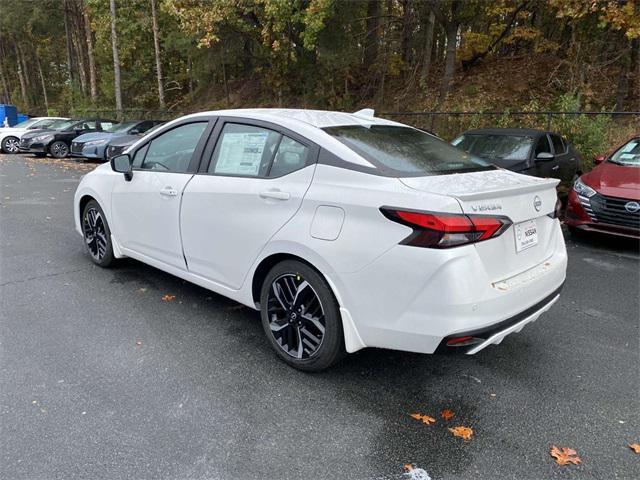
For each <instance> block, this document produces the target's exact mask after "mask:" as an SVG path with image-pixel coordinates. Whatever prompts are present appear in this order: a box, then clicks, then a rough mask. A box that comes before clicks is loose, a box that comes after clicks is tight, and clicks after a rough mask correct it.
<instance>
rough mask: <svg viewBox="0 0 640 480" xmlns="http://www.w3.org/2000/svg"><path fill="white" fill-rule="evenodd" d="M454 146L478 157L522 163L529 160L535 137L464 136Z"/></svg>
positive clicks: (455, 141)
mask: <svg viewBox="0 0 640 480" xmlns="http://www.w3.org/2000/svg"><path fill="white" fill-rule="evenodd" d="M451 144H452V145H455V146H456V147H458V148H460V149H462V150H464V151H465V152H469V153H472V154H473V155H477V156H478V157H482V158H486V159H488V160H491V159H499V160H513V161H514V162H522V161H523V160H526V159H527V158H529V154H530V153H531V147H532V146H533V137H528V136H518V135H499V134H464V135H461V136H459V137H458V138H456V139H455V140H454V141H453V142H451Z"/></svg>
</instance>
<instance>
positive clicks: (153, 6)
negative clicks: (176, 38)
mask: <svg viewBox="0 0 640 480" xmlns="http://www.w3.org/2000/svg"><path fill="white" fill-rule="evenodd" d="M156 10H157V9H156V0H151V26H152V28H153V47H154V49H155V53H156V74H157V77H158V101H159V103H160V108H161V109H162V110H164V109H165V107H166V104H165V101H164V79H163V78H162V61H161V60H160V33H159V29H158V13H157V11H156Z"/></svg>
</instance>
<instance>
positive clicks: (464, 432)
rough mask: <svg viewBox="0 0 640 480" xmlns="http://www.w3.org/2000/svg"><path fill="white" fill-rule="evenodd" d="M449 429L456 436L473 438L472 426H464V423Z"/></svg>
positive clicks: (465, 438) (467, 438) (466, 438)
mask: <svg viewBox="0 0 640 480" xmlns="http://www.w3.org/2000/svg"><path fill="white" fill-rule="evenodd" d="M449 431H450V432H451V433H453V435H454V436H456V437H460V438H462V439H464V440H471V436H472V435H473V430H472V429H471V428H469V427H463V426H462V425H460V426H458V427H454V428H450V429H449Z"/></svg>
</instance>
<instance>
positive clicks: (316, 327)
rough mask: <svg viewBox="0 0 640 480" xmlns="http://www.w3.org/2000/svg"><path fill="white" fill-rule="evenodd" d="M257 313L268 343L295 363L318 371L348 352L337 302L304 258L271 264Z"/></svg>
mask: <svg viewBox="0 0 640 480" xmlns="http://www.w3.org/2000/svg"><path fill="white" fill-rule="evenodd" d="M260 313H261V316H262V326H263V328H264V331H265V333H266V335H267V338H268V339H269V343H270V344H271V346H272V347H273V348H274V350H275V351H276V353H277V354H278V356H279V357H280V358H282V359H283V360H284V361H285V362H286V363H288V364H289V365H291V366H292V367H294V368H297V369H299V370H304V371H308V372H315V371H320V370H323V369H325V368H328V367H330V366H331V365H334V364H335V363H337V362H338V361H340V360H341V359H342V358H343V357H344V356H345V355H346V351H345V348H344V335H343V331H342V320H341V317H340V311H339V308H338V302H337V301H336V299H335V297H334V295H333V292H332V291H331V289H330V288H329V285H327V282H326V281H325V279H324V278H323V277H322V275H320V274H319V273H318V272H317V271H316V270H314V269H313V268H311V267H310V266H308V265H306V264H304V263H302V262H298V261H295V260H285V261H283V262H281V263H279V264H277V265H276V266H274V267H273V268H272V269H271V271H270V272H269V273H268V274H267V277H266V278H265V280H264V283H263V285H262V291H261V295H260Z"/></svg>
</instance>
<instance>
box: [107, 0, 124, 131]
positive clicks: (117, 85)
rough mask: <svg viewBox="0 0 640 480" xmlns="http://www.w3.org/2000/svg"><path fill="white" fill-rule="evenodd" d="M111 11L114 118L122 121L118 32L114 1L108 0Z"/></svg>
mask: <svg viewBox="0 0 640 480" xmlns="http://www.w3.org/2000/svg"><path fill="white" fill-rule="evenodd" d="M109 8H110V10H111V49H112V51H113V83H114V89H115V96H116V117H117V120H122V85H121V83H120V57H119V55H118V32H117V31H116V0H109Z"/></svg>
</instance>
